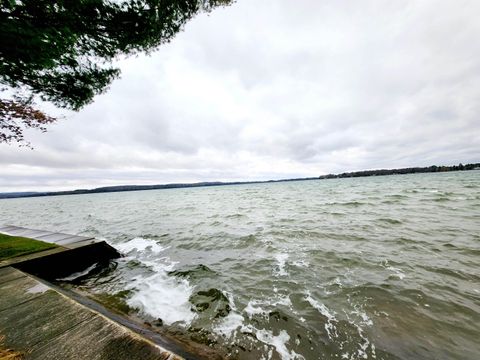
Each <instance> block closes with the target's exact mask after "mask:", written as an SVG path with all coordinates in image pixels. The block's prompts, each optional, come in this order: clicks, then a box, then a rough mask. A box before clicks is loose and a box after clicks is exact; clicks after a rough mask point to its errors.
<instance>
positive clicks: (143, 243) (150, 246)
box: [115, 237, 166, 254]
mask: <svg viewBox="0 0 480 360" xmlns="http://www.w3.org/2000/svg"><path fill="white" fill-rule="evenodd" d="M115 247H116V248H117V249H118V250H119V251H120V252H122V253H124V254H130V253H133V252H134V251H138V252H142V251H150V252H152V253H155V254H158V253H160V252H162V251H164V250H165V249H166V248H164V247H162V246H161V245H159V244H158V243H157V242H156V241H155V240H152V239H147V238H142V237H136V238H133V239H131V240H129V241H127V242H124V243H121V244H115Z"/></svg>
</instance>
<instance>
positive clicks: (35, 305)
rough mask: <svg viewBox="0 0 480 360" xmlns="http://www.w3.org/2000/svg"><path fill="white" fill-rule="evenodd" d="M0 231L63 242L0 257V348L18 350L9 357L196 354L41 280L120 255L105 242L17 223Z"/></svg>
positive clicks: (128, 358) (145, 359) (132, 358)
mask: <svg viewBox="0 0 480 360" xmlns="http://www.w3.org/2000/svg"><path fill="white" fill-rule="evenodd" d="M0 233H4V234H7V235H14V236H23V237H29V238H33V239H36V240H41V241H44V242H52V243H55V244H57V245H59V246H61V247H58V248H54V249H50V250H45V251H41V252H38V253H34V254H28V255H23V256H19V257H16V258H12V259H7V260H4V261H0V354H2V352H1V351H3V350H7V349H8V350H11V351H13V352H15V353H20V354H21V355H20V357H18V358H14V357H12V359H13V358H14V359H34V360H36V359H38V360H40V359H42V360H49V359H51V360H58V359H72V360H87V359H88V360H91V359H99V360H106V359H112V360H113V359H115V360H117V359H125V360H136V359H138V360H150V359H151V360H154V359H159V360H167V359H168V360H179V359H193V358H194V357H193V356H190V355H189V354H188V353H186V352H184V351H182V350H181V349H178V348H176V346H174V345H173V344H172V348H173V349H175V351H172V349H166V348H165V347H164V346H163V345H167V346H168V344H169V343H168V341H165V340H162V339H161V337H160V336H159V335H158V334H157V335H155V336H150V337H149V338H147V337H145V336H142V335H141V334H139V333H138V331H134V330H133V329H132V328H129V327H127V326H125V324H128V321H120V322H119V321H115V320H113V319H115V318H119V316H118V315H115V314H113V313H109V311H108V309H104V308H103V307H102V306H101V305H99V304H94V303H92V300H91V299H85V298H84V299H82V298H81V297H79V295H78V294H69V292H68V291H64V290H62V289H61V288H59V287H58V286H56V285H54V284H51V283H50V282H48V281H47V280H45V279H56V278H60V277H63V276H66V275H69V274H71V273H73V272H77V271H81V270H84V269H85V268H87V267H89V266H90V265H92V264H94V263H108V262H109V261H111V260H112V259H114V258H116V257H119V256H121V255H120V254H119V253H118V252H117V251H116V250H115V249H114V248H112V247H111V246H110V245H108V244H107V243H106V242H104V241H99V240H97V239H94V238H88V237H81V236H76V235H70V234H62V233H53V232H49V231H42V230H31V229H26V228H21V227H17V226H3V227H0ZM99 309H101V311H99ZM119 320H122V319H119ZM121 323H122V324H123V325H122V324H121ZM137 330H140V329H137ZM140 332H142V331H140ZM146 332H147V331H146V330H145V333H146ZM177 353H178V354H180V355H182V356H180V355H177Z"/></svg>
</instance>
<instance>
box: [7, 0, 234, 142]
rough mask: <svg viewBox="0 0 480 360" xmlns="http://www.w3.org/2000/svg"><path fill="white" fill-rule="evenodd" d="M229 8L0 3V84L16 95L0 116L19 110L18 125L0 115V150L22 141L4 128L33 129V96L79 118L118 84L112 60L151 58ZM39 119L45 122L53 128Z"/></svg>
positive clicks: (168, 0) (170, 0)
mask: <svg viewBox="0 0 480 360" xmlns="http://www.w3.org/2000/svg"><path fill="white" fill-rule="evenodd" d="M231 2H232V0H124V1H114V0H110V1H108V0H0V4H1V5H0V25H1V29H2V34H1V36H0V83H1V84H3V85H4V86H6V87H7V89H8V91H9V92H10V93H11V91H12V90H13V91H15V92H16V97H15V99H13V100H11V99H3V100H2V102H1V103H0V109H6V108H7V107H8V106H10V107H11V106H13V105H12V104H15V106H16V109H17V110H20V108H23V110H22V111H21V113H22V114H23V115H22V116H19V117H15V116H14V115H12V114H15V112H13V113H12V112H11V111H10V112H9V114H10V116H5V114H6V113H7V112H8V111H7V110H4V111H1V110H0V142H2V141H3V142H10V141H18V140H22V139H23V136H21V137H18V136H17V137H15V136H13V137H12V136H11V135H12V134H11V133H8V128H9V125H13V126H14V127H15V129H16V131H17V134H18V131H20V135H21V134H22V129H23V128H25V127H28V124H27V123H26V122H25V121H26V119H28V121H29V122H30V124H35V123H36V118H35V117H28V114H29V113H31V111H32V110H34V109H33V108H32V105H33V99H34V97H35V96H36V97H38V98H40V99H41V100H43V101H49V102H52V103H53V104H55V105H56V106H58V107H60V108H67V109H72V110H79V109H80V108H82V107H83V106H85V105H86V104H88V103H90V102H91V101H92V100H93V98H94V96H95V95H97V94H100V93H102V92H104V91H105V90H106V89H107V87H108V85H109V84H110V83H111V82H112V81H113V80H114V79H115V78H117V77H118V76H119V74H120V70H119V69H118V68H115V67H113V66H112V61H113V60H114V59H115V58H116V57H118V56H120V55H132V54H135V53H138V52H149V51H152V50H154V49H156V48H157V47H158V46H160V45H161V44H163V43H166V42H169V41H170V40H171V39H172V38H173V37H174V36H175V35H176V34H177V33H178V32H179V31H180V30H181V29H182V27H183V26H184V25H185V23H186V22H187V21H188V20H190V19H191V18H192V17H194V16H195V15H196V14H197V13H199V12H202V11H206V12H208V11H211V10H212V9H214V8H215V7H217V6H222V5H228V4H230V3H231ZM25 94H27V95H25ZM10 110H11V109H10ZM38 115H39V113H37V119H38ZM43 115H44V116H45V118H44V119H47V118H48V119H49V121H48V122H51V121H53V120H54V119H53V118H50V117H48V116H47V115H45V114H43ZM48 122H47V123H48ZM44 124H45V123H44ZM33 127H35V126H33ZM9 135H10V136H9Z"/></svg>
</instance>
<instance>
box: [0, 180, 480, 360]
mask: <svg viewBox="0 0 480 360" xmlns="http://www.w3.org/2000/svg"><path fill="white" fill-rule="evenodd" d="M0 223H4V224H12V225H19V226H26V227H31V228H40V229H46V230H53V231H63V232H68V233H78V234H83V235H91V236H95V237H98V238H104V239H106V240H107V241H108V242H109V243H110V244H112V245H113V246H115V247H116V248H117V249H119V250H120V251H122V252H123V253H124V254H126V257H124V258H122V259H120V260H118V261H117V262H116V263H114V264H111V266H110V268H108V269H107V270H103V271H99V270H98V269H97V270H95V269H94V271H92V272H91V273H90V274H89V275H88V276H86V277H83V278H82V279H81V281H77V282H76V285H75V286H77V287H79V288H81V289H83V290H85V291H89V292H91V293H95V294H100V295H102V294H103V295H104V294H110V295H113V296H114V298H115V299H117V300H119V301H120V302H124V303H125V305H128V306H130V307H131V308H132V309H133V314H134V315H136V316H139V317H140V318H142V319H144V320H145V321H148V322H150V323H151V324H152V326H154V327H155V328H156V329H158V330H159V331H161V332H163V333H164V334H166V335H167V336H169V337H171V338H176V339H180V340H181V341H189V342H191V343H194V344H195V343H197V344H201V345H202V346H208V347H209V348H211V349H213V351H215V352H216V353H217V354H219V356H224V357H227V358H232V359H237V358H238V359H479V358H480V172H479V171H470V172H451V173H441V174H416V175H405V176H385V177H368V178H356V179H333V180H318V181H301V182H285V183H272V184H255V185H238V186H221V187H205V188H190V189H169V190H155V191H140V192H124V193H110V194H92V195H75V196H57V197H45V198H30V199H9V200H1V201H0ZM160 319H161V320H160Z"/></svg>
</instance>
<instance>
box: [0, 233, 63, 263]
mask: <svg viewBox="0 0 480 360" xmlns="http://www.w3.org/2000/svg"><path fill="white" fill-rule="evenodd" d="M56 247H57V245H55V244H49V243H46V242H43V241H39V240H33V239H28V238H24V237H20V236H10V235H5V234H0V261H1V260H6V259H10V258H13V257H16V256H20V255H26V254H32V253H36V252H39V251H43V250H48V249H53V248H56Z"/></svg>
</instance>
